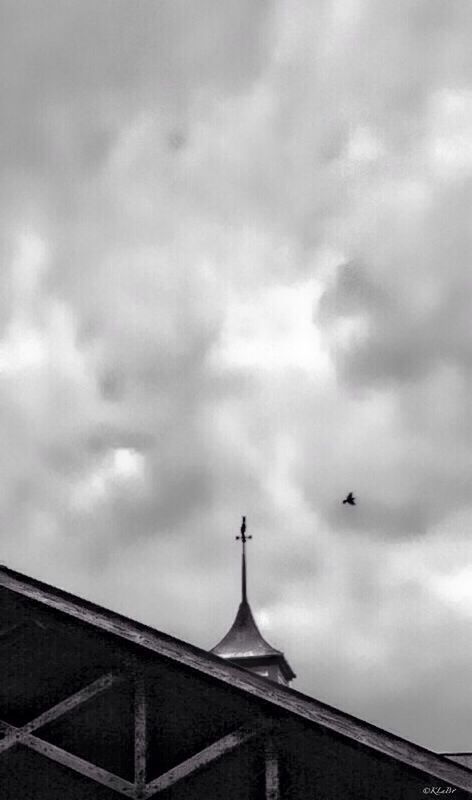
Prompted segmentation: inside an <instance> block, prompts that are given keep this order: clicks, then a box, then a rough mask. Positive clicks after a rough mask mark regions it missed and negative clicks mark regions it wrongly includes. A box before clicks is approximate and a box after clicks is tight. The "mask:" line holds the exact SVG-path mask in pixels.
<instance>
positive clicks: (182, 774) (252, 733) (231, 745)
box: [143, 725, 264, 800]
mask: <svg viewBox="0 0 472 800" xmlns="http://www.w3.org/2000/svg"><path fill="white" fill-rule="evenodd" d="M263 730H264V727H263V726H262V725H256V726H252V727H251V728H248V727H243V728H239V729H238V730H237V731H234V732H233V733H229V734H228V735H227V736H223V738H222V739H218V741H217V742H214V743H213V744H211V745H210V746H209V747H205V749H204V750H201V751H200V752H199V753H196V754H195V755H194V756H190V758H187V760H186V761H183V762H182V763H181V764H178V765H177V766H176V767H173V768H172V769H170V770H169V771H168V772H164V774H163V775H160V776H159V777H158V778H156V779H155V780H153V781H151V783H148V784H147V786H146V789H145V792H144V795H143V796H144V798H145V799H146V800H147V799H148V798H149V797H152V796H153V795H155V794H158V793H159V792H163V791H164V790H165V789H168V788H169V786H173V785H174V783H177V782H178V781H181V780H182V779H183V778H187V777H188V776H189V775H193V774H194V773H195V772H197V771H198V770H200V769H202V768H203V767H206V766H207V765H208V764H211V763H212V762H214V761H217V760H218V759H220V758H221V757H222V756H224V755H225V754H226V753H230V752H231V751H232V750H236V749H237V748H238V747H241V745H243V744H245V743H246V742H249V741H250V740H251V739H254V738H255V737H256V736H259V735H260V734H261V732H262V731H263Z"/></svg>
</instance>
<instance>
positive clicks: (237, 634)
mask: <svg viewBox="0 0 472 800" xmlns="http://www.w3.org/2000/svg"><path fill="white" fill-rule="evenodd" d="M211 652H212V653H214V654H215V655H217V656H220V658H228V659H236V660H239V659H254V658H267V657H269V658H272V659H274V658H276V659H277V661H278V662H279V664H280V666H281V668H282V670H283V672H284V673H285V675H286V677H287V679H288V680H291V679H292V678H294V677H295V673H294V672H293V671H292V670H291V668H290V667H289V665H288V663H287V661H286V660H285V657H284V655H283V653H282V652H281V651H280V650H276V649H275V647H272V646H271V645H270V644H269V643H268V642H266V640H265V639H264V637H263V636H262V634H261V632H260V630H259V628H258V627H257V625H256V622H255V620H254V617H253V615H252V611H251V607H250V605H249V603H248V602H247V600H246V599H243V601H242V602H241V603H240V605H239V608H238V613H237V614H236V618H235V620H234V622H233V624H232V626H231V628H230V629H229V631H228V633H227V634H226V636H224V637H223V639H222V640H221V642H219V643H218V644H217V645H216V646H215V647H213V648H212V650H211Z"/></svg>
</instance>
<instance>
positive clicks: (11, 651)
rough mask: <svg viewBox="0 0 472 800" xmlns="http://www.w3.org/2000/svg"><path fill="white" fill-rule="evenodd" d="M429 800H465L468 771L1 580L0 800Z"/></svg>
mask: <svg viewBox="0 0 472 800" xmlns="http://www.w3.org/2000/svg"><path fill="white" fill-rule="evenodd" d="M242 623H243V624H242V626H241V627H242V629H243V630H247V629H248V626H247V620H242ZM257 641H259V639H257ZM276 653H277V651H276ZM267 655H268V654H267ZM270 655H271V657H272V655H273V654H272V653H271V654H270ZM246 663H247V662H246ZM276 663H277V664H278V666H280V665H281V662H280V661H278V662H276ZM280 668H281V669H282V667H281V666H280ZM431 787H436V788H437V789H442V790H444V791H443V793H450V794H452V793H453V795H454V798H455V800H465V798H468V800H472V770H471V769H468V768H467V767H466V766H463V765H460V764H457V763H454V762H453V761H452V760H450V759H448V758H445V757H443V756H440V755H437V754H435V753H432V752H431V751H429V750H426V749H425V748H422V747H419V746H418V745H416V744H412V743H410V742H407V741H405V740H404V739H401V738H400V737H398V736H394V735H393V734H391V733H388V732H386V731H383V730H381V729H380V728H377V727H375V726H373V725H370V724H368V723H366V722H362V721H361V720H358V719H356V718H355V717H352V716H350V715H349V714H345V713H343V712H342V711H339V710H337V709H335V708H332V707H331V706H328V705H326V704H324V703H321V702H319V701H318V700H315V699H314V698H312V697H307V696H306V695H303V694H301V693H300V692H297V691H295V690H294V689H291V688H290V687H289V686H286V685H284V684H283V683H280V682H278V681H277V680H268V679H267V677H263V676H261V675H258V674H255V673H254V672H253V671H251V670H249V669H246V668H241V667H240V666H238V665H237V664H235V663H233V662H232V661H231V660H229V659H224V658H220V657H218V656H217V655H215V654H214V653H208V652H205V651H204V650H201V649H200V648H197V647H193V646H192V645H190V644H187V643H185V642H182V641H179V640H178V639H175V638H173V637H171V636H168V635H166V634H164V633H161V632H160V631H157V630H155V629H153V628H150V627H149V626H146V625H142V624H140V623H138V622H133V621H132V620H130V619H128V618H126V617H124V616H122V615H120V614H115V613H114V612H112V611H108V610H106V609H104V608H101V607H99V606H97V605H95V604H93V603H90V602H88V601H86V600H83V599H81V598H79V597H76V596H74V595H71V594H69V593H67V592H64V591H62V590H60V589H56V588H54V587H52V586H49V585H47V584H44V583H41V582H39V581H37V580H34V579H32V578H29V577H27V576H25V575H21V574H19V573H17V572H14V571H13V570H10V569H8V568H6V567H0V797H1V800H118V798H120V797H121V798H123V797H128V798H132V800H139V798H146V800H150V799H151V798H159V799H160V798H162V800H221V798H224V800H311V798H313V800H315V798H316V800H339V799H340V798H342V799H343V800H346V799H347V798H349V800H399V798H401V800H410V799H411V800H418V797H421V796H422V795H423V790H424V789H425V788H431ZM446 790H448V791H447V792H446ZM453 790H454V791H453Z"/></svg>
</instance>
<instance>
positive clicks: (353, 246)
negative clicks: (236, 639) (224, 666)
mask: <svg viewBox="0 0 472 800" xmlns="http://www.w3.org/2000/svg"><path fill="white" fill-rule="evenodd" d="M0 16H1V24H0V62H1V63H0V76H1V77H0V110H1V117H2V124H1V132H0V253H1V271H0V336H1V340H0V435H1V441H2V456H1V459H0V560H1V561H3V562H4V563H6V564H8V565H9V566H11V567H13V568H16V569H18V570H20V571H23V572H26V573H27V574H29V575H32V576H34V577H37V578H41V579H43V580H45V581H47V582H50V583H52V584H54V585H57V586H61V587H63V588H66V589H68V590H70V591H73V592H75V593H77V594H80V595H82V596H85V597H87V598H90V599H92V600H94V601H96V602H98V603H101V604H103V605H106V606H107V607H109V608H112V609H115V610H117V611H120V612H122V613H125V614H127V615H129V616H131V617H134V618H136V619H139V620H142V621H144V622H146V623H149V624H151V625H153V626H155V627H156V628H158V629H161V630H163V631H166V632H168V633H171V634H173V635H175V636H178V637H180V638H182V639H184V640H186V641H189V642H192V643H194V644H197V645H199V646H201V647H203V648H206V649H207V648H210V647H212V646H213V645H214V644H216V642H217V641H218V640H219V639H220V638H221V637H222V636H223V634H224V633H225V632H226V630H227V628H228V627H229V625H230V624H231V622H232V620H233V617H234V614H235V612H236V608H237V604H238V602H239V591H240V589H239V561H238V559H239V551H238V544H237V543H236V542H235V541H234V537H235V535H236V534H237V533H238V528H239V525H240V517H241V515H242V514H246V515H247V519H248V533H252V535H253V537H254V538H253V540H252V541H251V542H250V545H249V551H250V552H249V554H248V555H249V570H248V579H249V596H250V600H251V603H252V606H253V609H254V612H255V615H256V618H257V620H258V622H259V624H260V627H261V629H262V631H263V632H264V634H265V635H266V638H267V639H268V640H269V641H270V642H271V643H272V644H274V645H275V646H279V647H281V648H283V649H284V650H285V654H286V657H287V659H288V660H289V663H290V664H291V666H292V667H293V669H294V670H295V672H296V673H297V675H298V678H297V680H296V681H295V682H294V684H293V685H294V687H295V688H297V689H299V690H301V691H304V692H306V693H308V694H310V695H313V696H315V697H317V698H318V699H320V700H323V701H325V702H328V703H331V704H332V705H335V706H337V707H338V708H341V709H343V710H346V711H348V712H350V713H353V714H355V715H357V716H359V717H360V718H363V719H367V720H369V721H371V722H374V723H375V724H378V725H380V726H381V727H383V728H386V729H388V730H392V731H395V732H397V733H399V734H401V735H402V736H404V737H406V738H409V739H412V740H413V741H417V742H419V743H421V744H423V745H426V746H428V747H431V748H433V749H438V750H449V751H451V750H472V724H471V723H472V679H471V674H472V492H471V486H472V403H471V393H472V322H471V309H472V304H471V300H472V271H471V254H472V169H471V168H472V48H471V44H470V43H471V38H472V4H471V3H470V2H467V0H273V2H268V0H267V1H265V0H258V2H255V0H185V1H184V0H159V2H156V0H0ZM349 490H353V491H354V493H355V495H356V496H357V498H358V505H357V506H356V507H350V506H348V505H342V504H341V500H342V498H343V497H344V496H345V494H346V493H347V492H348V491H349Z"/></svg>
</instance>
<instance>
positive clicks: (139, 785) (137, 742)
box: [134, 672, 147, 797]
mask: <svg viewBox="0 0 472 800" xmlns="http://www.w3.org/2000/svg"><path fill="white" fill-rule="evenodd" d="M146 712H147V709H146V685H145V678H144V675H143V674H142V673H140V672H138V673H137V674H136V676H135V681H134V781H135V784H136V792H137V797H144V788H145V785H146V777H147V774H146V773H147V770H146V755H147V753H146V751H147V735H146Z"/></svg>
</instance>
